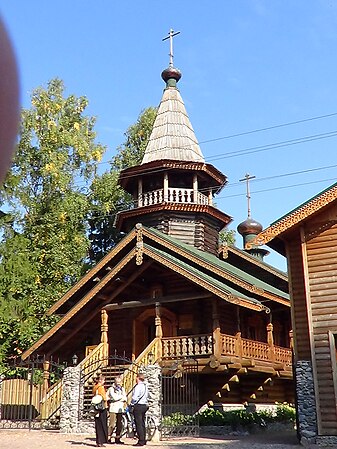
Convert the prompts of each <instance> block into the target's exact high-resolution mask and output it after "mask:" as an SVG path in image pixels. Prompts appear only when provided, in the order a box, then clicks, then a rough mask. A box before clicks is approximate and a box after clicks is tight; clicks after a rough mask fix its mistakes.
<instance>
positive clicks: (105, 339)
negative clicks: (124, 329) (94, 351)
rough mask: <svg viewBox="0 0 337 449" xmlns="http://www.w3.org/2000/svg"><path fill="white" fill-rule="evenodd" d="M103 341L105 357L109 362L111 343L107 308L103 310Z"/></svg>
mask: <svg viewBox="0 0 337 449" xmlns="http://www.w3.org/2000/svg"><path fill="white" fill-rule="evenodd" d="M101 343H103V357H104V359H106V362H107V363H108V357H109V345H108V314H107V311H106V310H105V309H103V310H102V311H101Z"/></svg>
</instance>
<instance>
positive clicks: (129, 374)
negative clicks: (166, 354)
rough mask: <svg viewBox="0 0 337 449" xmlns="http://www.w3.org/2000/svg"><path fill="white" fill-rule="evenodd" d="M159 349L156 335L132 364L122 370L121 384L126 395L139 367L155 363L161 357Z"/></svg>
mask: <svg viewBox="0 0 337 449" xmlns="http://www.w3.org/2000/svg"><path fill="white" fill-rule="evenodd" d="M160 349H161V348H160V338H158V337H156V338H155V339H154V340H152V342H151V343H150V344H149V345H148V346H146V348H145V349H144V351H143V352H141V353H140V354H139V356H138V357H137V358H136V359H135V360H134V362H133V363H132V365H130V366H129V367H127V368H126V369H125V370H124V373H123V375H122V378H123V386H124V388H125V391H126V392H127V394H128V395H130V394H131V392H132V389H133V387H134V386H135V384H136V377H137V374H138V371H139V369H140V368H141V367H142V366H147V365H152V364H153V363H155V362H156V361H157V360H158V359H159V358H160V357H161V350H160ZM128 399H131V398H128Z"/></svg>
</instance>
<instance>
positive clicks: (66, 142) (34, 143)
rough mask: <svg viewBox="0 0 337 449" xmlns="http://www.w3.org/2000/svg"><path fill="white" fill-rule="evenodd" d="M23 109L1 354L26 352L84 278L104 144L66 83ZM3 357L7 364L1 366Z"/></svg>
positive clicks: (6, 220) (9, 188)
mask: <svg viewBox="0 0 337 449" xmlns="http://www.w3.org/2000/svg"><path fill="white" fill-rule="evenodd" d="M31 102H32V106H31V108H30V109H26V110H23V111H22V119H21V127H20V136H19V141H18V145H17V152H16V155H15V158H14V161H13V164H12V167H11V169H10V171H9V173H8V175H7V177H6V180H5V182H4V185H3V187H2V189H1V192H0V197H1V199H2V201H3V202H4V203H5V204H6V209H7V210H8V212H7V214H6V215H5V216H4V217H2V218H1V221H0V229H1V242H0V254H1V258H0V354H1V358H2V359H1V360H3V359H4V358H6V357H8V356H9V355H20V354H21V352H22V351H23V350H25V349H26V348H28V347H29V346H30V345H31V344H32V343H33V342H34V341H35V340H37V339H38V338H39V337H40V336H41V334H43V333H44V332H45V331H46V330H47V329H49V328H50V326H51V325H52V324H53V323H54V322H55V318H54V317H47V316H46V314H45V312H46V310H47V309H48V308H49V307H50V306H51V304H53V302H54V301H55V300H56V299H58V298H59V297H60V296H61V295H62V294H63V293H64V292H65V291H66V290H67V289H68V288H69V287H70V286H71V285H72V284H73V283H74V281H75V280H77V279H78V278H79V276H80V275H81V273H82V267H83V263H84V259H85V258H86V256H87V254H88V248H89V240H88V237H87V229H88V225H87V216H88V213H89V210H90V206H91V204H90V202H89V201H88V198H87V195H86V193H85V192H84V191H83V190H82V188H81V183H82V184H83V183H88V182H89V183H90V182H91V181H92V179H93V178H94V175H95V172H96V166H97V162H98V161H99V160H100V159H101V156H102V154H103V151H104V147H102V146H101V145H98V144H96V143H95V138H96V134H95V132H94V124H95V119H94V118H92V117H87V116H85V115H84V112H85V109H86V107H87V105H88V101H87V99H86V98H85V97H75V96H74V95H70V96H68V97H65V95H64V85H63V83H62V81H60V80H58V79H54V80H52V81H50V83H49V84H48V86H47V88H46V89H44V88H38V89H36V90H35V91H34V92H33V94H32V98H31ZM1 360H0V362H1Z"/></svg>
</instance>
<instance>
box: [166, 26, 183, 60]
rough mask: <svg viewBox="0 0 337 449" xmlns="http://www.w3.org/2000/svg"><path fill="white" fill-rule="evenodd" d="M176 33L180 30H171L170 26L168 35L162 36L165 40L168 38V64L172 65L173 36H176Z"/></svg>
mask: <svg viewBox="0 0 337 449" xmlns="http://www.w3.org/2000/svg"><path fill="white" fill-rule="evenodd" d="M177 34H180V31H173V30H172V28H171V29H170V31H169V33H168V36H166V37H164V38H163V39H162V40H163V41H166V40H167V39H170V53H169V56H170V63H169V66H170V67H173V38H174V36H177Z"/></svg>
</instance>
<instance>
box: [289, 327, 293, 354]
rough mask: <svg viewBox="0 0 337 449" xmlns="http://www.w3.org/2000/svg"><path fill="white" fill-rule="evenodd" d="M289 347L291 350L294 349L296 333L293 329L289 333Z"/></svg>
mask: <svg viewBox="0 0 337 449" xmlns="http://www.w3.org/2000/svg"><path fill="white" fill-rule="evenodd" d="M289 346H290V349H292V350H293V349H294V332H293V330H292V329H291V330H290V331H289Z"/></svg>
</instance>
